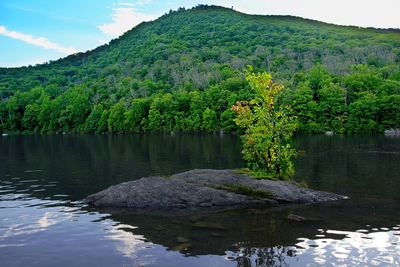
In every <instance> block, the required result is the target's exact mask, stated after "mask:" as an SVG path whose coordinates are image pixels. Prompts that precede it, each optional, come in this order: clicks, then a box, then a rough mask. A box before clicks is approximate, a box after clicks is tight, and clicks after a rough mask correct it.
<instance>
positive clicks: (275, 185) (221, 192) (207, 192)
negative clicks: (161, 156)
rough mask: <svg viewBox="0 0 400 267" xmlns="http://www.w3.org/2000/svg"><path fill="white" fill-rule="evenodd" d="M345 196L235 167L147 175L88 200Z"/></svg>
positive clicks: (226, 201) (160, 202)
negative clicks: (260, 177)
mask: <svg viewBox="0 0 400 267" xmlns="http://www.w3.org/2000/svg"><path fill="white" fill-rule="evenodd" d="M345 198H346V197H344V196H341V195H337V194H333V193H328V192H321V191H315V190H312V189H308V188H301V187H298V186H297V185H295V184H292V183H289V182H283V181H271V180H256V179H253V178H252V177H250V176H249V175H246V174H238V173H236V172H235V171H234V170H192V171H188V172H183V173H179V174H176V175H173V176H172V177H170V178H162V177H146V178H141V179H139V180H134V181H130V182H125V183H121V184H118V185H114V186H111V187H109V188H108V189H105V190H103V191H101V192H98V193H96V194H93V195H90V196H88V197H87V198H86V202H87V203H89V204H91V205H94V206H97V207H118V208H131V209H134V210H138V211H151V210H161V211H162V210H173V209H178V210H182V209H188V210H189V209H210V208H235V207H256V206H267V205H271V204H278V203H311V202H322V201H333V200H340V199H345Z"/></svg>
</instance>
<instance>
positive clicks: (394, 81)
mask: <svg viewBox="0 0 400 267" xmlns="http://www.w3.org/2000/svg"><path fill="white" fill-rule="evenodd" d="M399 47H400V33H399V31H396V30H378V29H360V28H358V27H343V26H336V25H330V24H324V23H321V22H316V21H311V20H306V19H301V18H296V17H290V16H250V15H246V14H242V13H239V12H235V11H234V10H231V9H225V8H221V7H214V6H204V5H201V6H198V7H196V8H193V9H190V10H184V9H180V10H178V11H175V12H170V13H169V14H167V15H164V16H162V17H161V18H159V19H158V20H156V21H154V22H148V23H142V24H140V25H139V26H137V27H136V28H134V29H132V30H130V31H128V32H127V33H126V34H124V35H123V36H121V37H120V38H118V39H115V40H113V41H111V42H110V43H109V44H106V45H103V46H101V47H98V48H96V49H95V50H92V51H88V52H86V53H78V54H74V55H71V56H68V57H66V58H64V59H60V60H57V61H54V62H49V63H46V64H42V65H37V66H29V67H22V68H0V132H26V133H32V132H40V133H60V132H84V133H95V132H97V133H103V132H111V133H121V132H143V131H184V132H193V131H210V132H213V131H220V130H221V129H222V130H224V131H237V130H238V128H237V126H236V124H235V123H234V121H233V118H234V117H235V116H234V114H233V111H232V110H231V108H230V107H231V106H232V105H233V104H234V103H235V102H236V101H238V100H250V99H252V98H253V97H254V94H255V91H254V89H253V88H251V87H250V86H249V82H248V81H247V80H246V79H245V78H244V76H245V75H244V73H243V68H244V67H245V66H247V65H249V64H250V65H252V66H254V69H255V70H256V71H259V72H264V71H268V72H269V73H271V74H272V75H273V77H274V78H275V79H276V80H278V81H279V82H280V83H281V84H283V85H285V88H286V90H284V91H283V92H282V95H280V96H279V98H280V101H281V102H282V103H284V104H286V105H291V106H292V107H293V114H296V116H298V121H299V129H298V131H300V132H304V133H323V132H325V131H334V132H336V133H375V132H382V131H383V130H385V129H388V128H395V127H400V118H399V116H398V114H399V113H398V105H397V104H398V98H399V96H400V50H399ZM371 105H373V106H371Z"/></svg>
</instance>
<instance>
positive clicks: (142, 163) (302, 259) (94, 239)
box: [0, 135, 400, 267]
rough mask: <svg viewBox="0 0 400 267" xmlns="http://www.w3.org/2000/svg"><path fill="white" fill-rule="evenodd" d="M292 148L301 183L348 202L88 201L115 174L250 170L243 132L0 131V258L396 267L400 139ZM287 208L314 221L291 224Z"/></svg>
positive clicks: (307, 141) (319, 141)
mask: <svg viewBox="0 0 400 267" xmlns="http://www.w3.org/2000/svg"><path fill="white" fill-rule="evenodd" d="M295 146H296V148H298V150H299V151H300V152H301V153H300V154H301V155H300V156H299V157H298V158H297V160H296V177H295V178H296V180H297V181H306V182H307V184H308V185H309V186H310V187H311V188H314V189H319V190H326V191H332V192H336V193H341V194H345V195H347V196H349V197H350V200H345V201H338V202H331V203H323V204H312V205H286V206H279V207H272V208H265V209H244V210H234V211H226V212H222V213H216V214H211V215H204V214H203V215H201V214H197V215H193V216H190V217H165V216H155V215H154V216H146V215H139V214H134V213H131V212H129V211H127V210H118V211H112V212H111V211H110V210H97V209H93V208H91V207H88V206H86V205H85V204H84V203H83V202H82V201H81V200H82V199H83V198H84V197H86V196H87V195H88V194H91V193H95V192H97V191H99V190H102V189H104V188H106V187H108V186H110V185H113V184H116V183H120V182H123V181H128V180H132V179H137V178H140V177H143V176H150V175H162V176H167V175H171V174H174V173H177V172H181V171H185V170H189V169H193V168H216V169H224V168H238V167H243V166H244V162H243V161H242V160H241V154H240V150H241V146H240V140H239V138H238V137H236V136H230V135H225V136H219V135H174V136H171V135H114V136H113V135H104V136H103V135H100V136H80V135H57V136H4V137H0V265H1V266H8V267H11V266H41V267H42V266H124V267H128V266H129V267H130V266H132V267H133V266H171V267H172V266H174V267H176V266H191V267H196V266H240V267H250V266H337V265H347V266H398V265H400V193H399V192H400V138H399V137H384V136H357V137H355V136H349V137H342V136H301V137H296V139H295ZM289 214H296V215H300V216H304V217H307V218H310V219H311V220H310V221H308V222H293V221H290V220H288V219H287V216H288V215H289ZM194 222H196V224H194ZM199 224H203V225H204V227H195V225H197V226H198V225H199Z"/></svg>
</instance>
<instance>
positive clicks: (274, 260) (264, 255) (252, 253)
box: [236, 246, 296, 267]
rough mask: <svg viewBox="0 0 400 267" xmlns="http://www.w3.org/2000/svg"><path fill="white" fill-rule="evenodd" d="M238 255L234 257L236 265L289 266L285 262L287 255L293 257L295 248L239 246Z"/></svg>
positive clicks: (248, 266) (242, 266)
mask: <svg viewBox="0 0 400 267" xmlns="http://www.w3.org/2000/svg"><path fill="white" fill-rule="evenodd" d="M238 254H239V255H241V256H239V257H237V258H236V262H237V267H253V264H252V259H255V260H254V263H255V265H254V267H267V266H268V267H270V266H289V264H287V263H286V261H285V260H286V259H287V258H288V257H295V256H296V254H295V250H294V249H293V248H291V247H282V246H278V247H265V248H241V249H240V251H239V253H238Z"/></svg>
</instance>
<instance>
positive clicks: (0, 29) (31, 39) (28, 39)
mask: <svg viewBox="0 0 400 267" xmlns="http://www.w3.org/2000/svg"><path fill="white" fill-rule="evenodd" d="M0 35H4V36H7V37H10V38H12V39H16V40H20V41H22V42H25V43H28V44H31V45H36V46H39V47H42V48H45V49H50V50H54V51H57V52H59V53H63V54H65V55H69V54H73V53H76V52H78V50H76V49H75V48H73V47H65V46H62V45H60V44H57V43H54V42H51V41H49V40H47V38H44V37H35V36H32V35H29V34H26V33H22V32H16V31H9V30H8V29H7V28H6V27H5V26H2V25H0Z"/></svg>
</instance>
